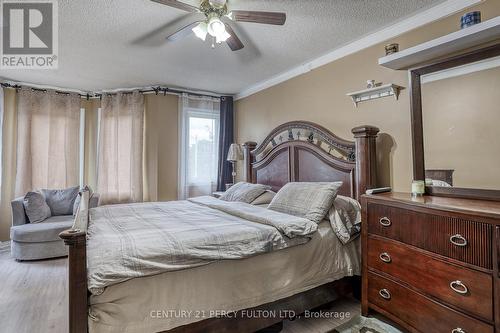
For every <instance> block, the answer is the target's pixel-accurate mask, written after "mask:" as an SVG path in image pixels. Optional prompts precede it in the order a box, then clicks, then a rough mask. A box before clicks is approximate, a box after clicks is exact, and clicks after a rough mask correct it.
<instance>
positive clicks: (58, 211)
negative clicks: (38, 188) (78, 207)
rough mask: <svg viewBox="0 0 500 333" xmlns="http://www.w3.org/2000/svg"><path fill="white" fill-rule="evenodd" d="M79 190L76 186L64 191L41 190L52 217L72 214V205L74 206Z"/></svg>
mask: <svg viewBox="0 0 500 333" xmlns="http://www.w3.org/2000/svg"><path fill="white" fill-rule="evenodd" d="M79 190H80V188H79V187H78V186H75V187H70V188H67V189H64V190H47V189H45V190H42V193H43V196H44V197H45V201H46V202H47V205H49V207H50V211H51V212H52V216H57V215H71V214H73V205H74V204H75V200H76V197H77V196H78V191H79Z"/></svg>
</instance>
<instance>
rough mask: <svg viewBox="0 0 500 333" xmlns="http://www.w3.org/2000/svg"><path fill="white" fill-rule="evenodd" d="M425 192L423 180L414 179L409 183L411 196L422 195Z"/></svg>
mask: <svg viewBox="0 0 500 333" xmlns="http://www.w3.org/2000/svg"><path fill="white" fill-rule="evenodd" d="M424 193H425V181H423V180H414V181H413V182H412V183H411V194H412V195H413V196H422V195H424Z"/></svg>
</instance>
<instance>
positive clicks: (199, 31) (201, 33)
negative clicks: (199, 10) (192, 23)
mask: <svg viewBox="0 0 500 333" xmlns="http://www.w3.org/2000/svg"><path fill="white" fill-rule="evenodd" d="M192 30H193V32H194V34H195V35H196V37H198V38H199V39H201V40H203V41H204V40H205V39H206V38H207V23H206V22H201V23H200V24H198V25H197V26H196V27H194V28H193V29H192Z"/></svg>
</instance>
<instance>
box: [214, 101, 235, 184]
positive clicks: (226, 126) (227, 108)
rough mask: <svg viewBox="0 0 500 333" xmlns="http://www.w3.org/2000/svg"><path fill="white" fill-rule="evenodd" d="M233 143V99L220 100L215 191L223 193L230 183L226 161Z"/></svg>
mask: <svg viewBox="0 0 500 333" xmlns="http://www.w3.org/2000/svg"><path fill="white" fill-rule="evenodd" d="M233 142H234V111H233V97H231V96H222V97H221V98H220V132H219V172H218V176H217V191H224V190H225V189H226V183H230V182H231V181H232V178H231V172H232V170H231V163H230V162H228V161H227V160H226V158H227V151H228V150H229V146H230V145H231V143H233Z"/></svg>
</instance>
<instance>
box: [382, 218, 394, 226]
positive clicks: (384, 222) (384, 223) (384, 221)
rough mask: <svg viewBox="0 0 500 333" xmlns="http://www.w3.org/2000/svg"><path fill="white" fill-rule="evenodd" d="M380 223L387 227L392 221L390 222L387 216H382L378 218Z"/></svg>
mask: <svg viewBox="0 0 500 333" xmlns="http://www.w3.org/2000/svg"><path fill="white" fill-rule="evenodd" d="M379 222H380V224H381V225H382V226H383V227H388V226H390V225H391V224H392V223H391V220H390V219H389V218H388V217H385V216H384V217H382V218H381V219H380V220H379Z"/></svg>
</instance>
